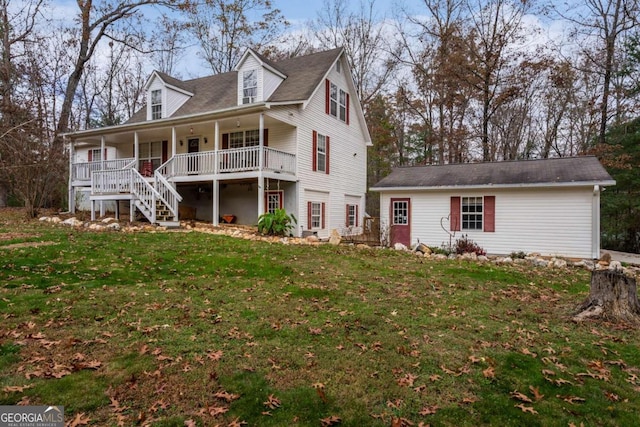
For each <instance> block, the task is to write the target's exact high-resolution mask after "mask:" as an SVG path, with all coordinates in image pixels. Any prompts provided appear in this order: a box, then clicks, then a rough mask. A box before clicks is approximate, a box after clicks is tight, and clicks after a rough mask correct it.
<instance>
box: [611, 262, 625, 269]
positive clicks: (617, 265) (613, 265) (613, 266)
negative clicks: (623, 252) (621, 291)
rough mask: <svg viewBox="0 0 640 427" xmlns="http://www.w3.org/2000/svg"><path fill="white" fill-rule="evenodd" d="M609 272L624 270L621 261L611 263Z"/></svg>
mask: <svg viewBox="0 0 640 427" xmlns="http://www.w3.org/2000/svg"><path fill="white" fill-rule="evenodd" d="M609 270H622V264H621V263H620V261H611V262H610V263H609Z"/></svg>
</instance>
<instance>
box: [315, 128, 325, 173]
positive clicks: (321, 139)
mask: <svg viewBox="0 0 640 427" xmlns="http://www.w3.org/2000/svg"><path fill="white" fill-rule="evenodd" d="M316 165H317V170H319V171H320V172H326V171H327V137H326V136H325V135H321V134H318V143H317V146H316Z"/></svg>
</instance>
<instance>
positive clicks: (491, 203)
mask: <svg viewBox="0 0 640 427" xmlns="http://www.w3.org/2000/svg"><path fill="white" fill-rule="evenodd" d="M484 231H487V232H495V231H496V196H484Z"/></svg>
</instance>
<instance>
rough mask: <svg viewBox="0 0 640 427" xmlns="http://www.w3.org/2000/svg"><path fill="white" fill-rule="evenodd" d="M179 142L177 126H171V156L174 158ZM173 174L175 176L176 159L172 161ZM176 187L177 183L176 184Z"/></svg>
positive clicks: (171, 171)
mask: <svg viewBox="0 0 640 427" xmlns="http://www.w3.org/2000/svg"><path fill="white" fill-rule="evenodd" d="M177 142H178V138H177V135H176V127H175V126H172V127H171V158H172V159H173V158H174V157H175V156H176V150H177V148H176V144H177ZM169 173H170V174H171V176H175V161H173V162H171V170H170V171H169ZM174 188H175V185H174Z"/></svg>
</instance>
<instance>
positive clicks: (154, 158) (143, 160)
mask: <svg viewBox="0 0 640 427" xmlns="http://www.w3.org/2000/svg"><path fill="white" fill-rule="evenodd" d="M161 164H162V141H155V142H141V143H140V146H139V147H138V170H139V171H140V172H141V173H142V172H148V170H149V168H150V167H151V172H153V171H154V170H156V169H158V167H159V166H160V165H161Z"/></svg>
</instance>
